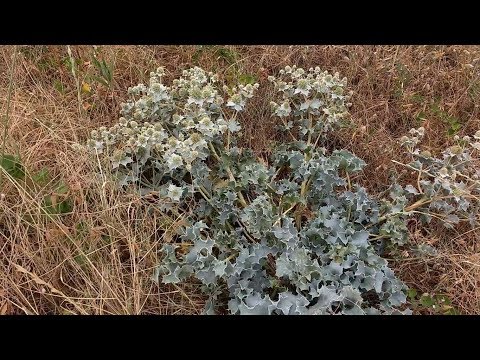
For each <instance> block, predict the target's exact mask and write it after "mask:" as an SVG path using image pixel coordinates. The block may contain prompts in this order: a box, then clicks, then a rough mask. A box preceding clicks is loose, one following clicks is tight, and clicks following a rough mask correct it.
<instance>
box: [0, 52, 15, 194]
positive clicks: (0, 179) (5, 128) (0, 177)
mask: <svg viewBox="0 0 480 360" xmlns="http://www.w3.org/2000/svg"><path fill="white" fill-rule="evenodd" d="M16 65H17V45H15V46H14V48H13V63H12V71H10V79H9V83H8V94H7V112H6V114H5V117H4V122H3V136H2V157H1V159H3V158H4V156H5V147H6V142H7V133H8V126H9V125H10V103H11V99H12V91H13V75H14V74H15V67H16ZM2 183H3V171H1V172H0V187H1V186H2Z"/></svg>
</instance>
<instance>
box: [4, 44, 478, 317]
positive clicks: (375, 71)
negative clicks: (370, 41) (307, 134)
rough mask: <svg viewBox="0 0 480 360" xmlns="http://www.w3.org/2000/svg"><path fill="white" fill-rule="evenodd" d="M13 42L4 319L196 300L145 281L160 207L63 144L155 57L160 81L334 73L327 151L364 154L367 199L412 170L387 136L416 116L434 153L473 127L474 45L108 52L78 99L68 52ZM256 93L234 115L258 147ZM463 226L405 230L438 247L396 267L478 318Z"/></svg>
mask: <svg viewBox="0 0 480 360" xmlns="http://www.w3.org/2000/svg"><path fill="white" fill-rule="evenodd" d="M19 50H20V53H19V54H18V58H17V64H16V67H15V69H13V71H14V72H13V92H12V99H11V102H10V117H9V119H8V121H9V124H10V126H9V130H8V139H7V143H6V150H7V153H9V154H12V153H19V154H20V155H21V158H22V162H23V164H24V166H25V169H26V172H27V177H26V178H27V180H26V181H24V182H19V183H16V182H15V181H13V180H12V179H11V178H8V177H5V179H4V181H3V183H2V185H1V186H2V188H1V189H0V190H1V192H2V193H4V194H5V198H4V199H2V200H0V256H1V262H0V314H5V313H7V314H9V313H26V314H67V313H75V314H165V313H169V314H171V313H182V314H190V313H191V314H194V313H198V312H199V311H200V309H201V308H202V301H203V299H202V297H201V296H199V295H198V293H199V291H198V288H197V286H196V285H193V284H192V285H188V286H184V287H182V288H180V287H173V286H168V287H165V286H158V285H156V284H155V283H153V282H152V281H151V275H152V273H153V268H154V266H155V265H156V264H157V263H158V249H159V245H160V244H161V242H162V241H164V239H163V238H162V237H161V235H160V234H159V233H158V232H157V230H156V229H157V228H158V226H159V225H158V224H159V223H160V222H162V223H164V222H165V219H164V218H163V217H162V214H160V213H157V212H156V210H155V208H154V207H152V206H150V205H149V203H148V201H146V200H145V199H141V198H139V197H138V196H135V195H132V194H121V193H118V192H117V191H116V190H115V188H114V186H113V184H112V183H111V181H110V180H109V179H108V177H107V176H106V175H102V176H94V173H95V171H94V168H95V166H96V163H95V161H96V159H91V158H90V157H88V156H86V155H85V154H79V153H78V151H75V150H73V149H72V147H71V145H72V144H73V143H74V142H75V141H79V142H82V141H85V139H86V137H87V135H88V133H89V132H90V130H92V129H94V128H98V127H99V126H101V125H109V124H112V123H113V122H114V121H115V120H116V119H117V116H118V110H119V104H120V103H121V101H122V98H123V97H124V96H125V92H126V89H127V88H128V87H129V86H131V85H134V84H137V83H138V82H141V81H144V82H145V81H146V80H147V79H148V74H149V72H150V71H151V70H153V69H155V68H156V67H157V66H159V65H163V66H165V67H166V69H167V71H168V75H169V77H170V78H172V77H175V76H178V75H179V74H180V72H181V71H182V70H183V69H185V68H187V67H189V66H191V65H199V66H202V67H204V68H205V69H207V70H212V71H217V72H220V73H221V74H222V77H223V78H224V79H225V80H226V81H231V80H233V79H235V78H238V77H239V76H241V75H245V74H249V75H253V76H255V77H256V78H257V79H258V81H259V82H260V83H261V84H262V83H265V82H266V78H267V76H268V75H270V74H274V73H276V72H277V71H278V70H279V69H280V68H281V67H283V66H285V65H291V64H297V65H299V66H302V67H307V68H308V67H310V66H316V65H318V66H320V67H321V68H323V69H327V70H329V71H332V72H334V71H339V72H340V74H341V75H343V76H346V77H347V78H348V79H349V87H350V89H351V90H353V91H354V92H355V94H354V98H353V107H352V109H351V112H352V115H353V122H354V125H355V126H352V127H351V128H349V129H344V130H342V131H341V132H339V133H338V134H335V136H333V137H332V140H331V141H332V145H335V146H341V147H346V148H348V149H350V150H352V151H354V152H355V153H356V154H357V155H358V156H360V157H362V158H363V159H365V161H367V163H368V164H369V165H368V167H367V169H366V171H365V172H364V174H363V175H362V176H361V177H360V178H358V179H357V181H359V182H361V183H362V184H363V185H365V186H366V187H367V188H368V189H369V191H370V192H371V193H376V192H380V191H382V190H384V189H385V187H386V186H387V185H388V183H389V176H390V175H392V174H393V173H394V172H395V171H398V172H399V173H401V174H402V176H403V178H404V179H407V178H408V177H409V174H408V173H407V172H405V170H404V169H401V168H399V167H395V165H394V164H392V163H391V162H390V159H392V158H395V159H397V160H401V158H402V156H403V155H402V153H401V151H400V149H399V147H398V145H397V143H396V140H397V139H398V137H399V136H401V135H402V134H404V133H405V132H406V131H408V129H410V128H411V127H413V126H419V125H420V122H422V121H423V126H424V127H425V128H426V129H427V134H428V137H427V139H426V146H427V147H429V148H430V150H431V151H432V152H435V151H438V149H440V148H441V147H442V146H444V145H445V144H448V143H449V142H450V137H449V136H448V134H447V132H448V129H449V128H450V127H451V126H452V124H454V123H455V122H457V123H458V124H459V126H460V130H459V134H460V135H462V134H469V133H471V132H472V130H477V129H478V128H480V116H479V113H480V110H479V102H478V100H479V96H480V78H479V74H480V73H479V68H480V63H479V60H480V47H478V46H476V47H468V46H449V47H445V46H421V47H418V46H310V47H305V46H293V47H289V46H235V47H233V46H225V47H220V46H212V47H203V48H200V47H193V46H158V47H157V46H155V47H145V46H128V47H119V46H111V47H110V46H108V47H107V46H105V47H102V48H101V57H102V58H104V59H106V60H107V62H110V63H113V64H114V65H115V66H114V69H115V70H114V74H113V78H114V82H113V86H112V87H111V88H107V87H105V86H102V85H100V84H99V83H98V82H90V85H91V91H90V92H89V93H81V102H80V103H79V99H78V88H77V79H75V78H74V77H73V75H72V73H71V72H70V71H69V69H68V67H67V66H66V65H65V64H64V60H65V59H66V58H68V54H67V49H66V47H56V46H48V47H38V46H37V47H19ZM92 51H93V49H92V47H88V46H79V47H72V55H73V56H74V57H75V58H76V59H81V61H80V63H79V71H78V74H77V75H78V76H79V78H78V82H79V84H80V85H81V84H82V82H83V81H86V80H85V76H86V75H87V74H92V73H94V68H93V65H92V63H91V61H90V54H91V53H92ZM12 60H13V47H2V48H0V70H1V72H0V76H1V78H0V84H1V86H0V107H1V109H0V113H1V114H2V115H3V114H5V113H6V109H7V90H8V85H9V75H10V73H11V71H12V64H13V61H12ZM62 88H63V89H62ZM59 90H61V91H59ZM259 95H260V96H257V98H256V100H255V102H254V103H252V104H251V106H250V107H249V111H248V113H246V114H245V115H244V116H243V118H242V119H241V121H242V123H243V126H244V131H243V139H242V141H243V143H244V145H246V146H250V147H252V148H253V149H254V150H255V151H256V152H257V153H258V154H259V155H263V154H266V153H268V151H269V149H270V147H271V145H272V141H274V140H281V139H275V134H274V130H273V126H272V125H273V124H272V123H271V119H270V118H269V116H268V115H269V108H268V106H267V105H268V103H269V101H270V98H269V94H268V93H267V92H266V90H265V88H262V87H261V90H260V94H259ZM3 126H4V125H2V129H1V130H2V132H3ZM41 169H48V171H49V174H50V179H49V181H48V182H47V183H46V184H42V186H40V185H38V184H36V183H35V182H34V181H31V180H29V178H31V175H32V174H35V173H37V172H38V171H40V170H41ZM5 175H6V174H5ZM59 181H63V182H64V183H65V184H66V185H67V188H68V193H67V194H55V191H56V185H57V183H58V182H59ZM45 196H53V197H54V199H55V200H56V201H58V202H60V201H62V199H63V198H66V197H67V198H69V199H71V201H72V202H73V209H72V211H71V212H70V213H68V214H66V215H63V216H61V217H53V216H47V215H45V214H44V213H42V210H41V209H42V199H43V198H44V197H45ZM147 213H148V216H147V215H146V214H147ZM172 226H175V224H174V223H173V224H172ZM467 230H468V229H457V231H450V232H446V231H445V230H444V229H442V228H440V227H439V228H431V229H420V230H418V229H415V228H412V238H413V241H417V242H429V243H434V245H435V247H436V248H438V249H439V252H440V255H439V256H437V257H433V258H430V259H415V258H413V257H412V256H410V257H405V258H404V259H402V260H401V261H396V262H395V267H396V269H397V271H398V273H399V276H400V277H401V278H402V279H403V280H405V281H406V282H407V283H408V284H409V285H411V286H413V287H415V288H417V289H419V290H420V291H421V292H429V293H445V294H448V295H449V297H450V298H451V299H452V300H453V303H454V305H455V306H456V307H457V308H458V309H460V310H461V311H462V312H464V313H470V314H473V313H476V314H478V313H480V291H479V287H478V282H479V281H480V249H479V246H478V236H479V233H478V232H477V231H470V232H467Z"/></svg>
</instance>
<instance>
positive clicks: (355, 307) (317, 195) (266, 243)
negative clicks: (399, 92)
mask: <svg viewBox="0 0 480 360" xmlns="http://www.w3.org/2000/svg"><path fill="white" fill-rule="evenodd" d="M164 75H165V73H164V70H163V69H162V68H159V69H158V70H157V71H156V72H153V73H151V77H150V83H149V85H148V86H147V85H143V84H141V85H138V86H135V87H133V88H131V89H129V95H130V99H129V100H128V101H127V102H126V103H125V104H123V106H122V112H121V115H122V117H121V118H120V121H119V122H118V123H117V124H116V125H114V126H113V127H111V128H110V129H106V128H101V129H99V130H98V131H94V132H93V133H92V138H91V139H90V141H89V147H90V148H91V150H92V151H93V152H94V153H95V154H96V155H97V156H98V157H99V159H100V160H101V161H103V162H104V163H106V165H108V166H110V169H111V170H112V172H113V174H114V175H115V176H116V177H117V179H118V182H119V185H120V186H122V187H125V188H128V187H133V188H137V189H139V190H140V191H141V193H147V192H156V193H157V194H158V198H159V201H158V204H157V205H156V206H158V207H159V208H160V209H162V211H163V212H164V214H166V216H171V217H172V218H177V217H178V218H179V219H182V221H181V222H179V223H180V224H181V225H179V226H177V227H176V230H175V231H174V233H173V234H172V233H171V231H172V230H170V228H169V229H166V228H165V229H163V231H164V233H165V234H167V233H168V239H167V236H165V239H166V240H165V243H164V245H163V247H162V250H161V252H162V260H161V264H159V266H158V267H157V269H156V271H155V274H154V279H155V281H158V282H162V283H180V282H186V281H193V280H195V279H196V281H199V282H201V283H202V284H203V286H202V289H203V290H204V291H205V293H206V294H207V295H208V301H207V303H206V306H205V313H206V314H223V313H228V314H242V315H243V314H285V315H300V314H408V313H411V311H410V310H408V309H407V308H406V306H405V303H406V291H407V288H406V286H405V285H404V284H403V283H402V282H401V281H400V280H399V279H398V278H397V277H396V276H395V274H394V272H393V271H392V270H391V269H390V268H389V267H388V263H387V261H386V259H385V258H383V257H382V256H384V254H383V249H384V248H385V244H386V243H389V244H393V245H394V246H400V245H402V244H404V243H405V242H406V240H407V238H408V236H407V235H408V231H407V227H406V225H405V222H406V220H407V218H408V217H409V216H415V215H416V214H417V213H420V212H421V213H422V214H421V215H424V216H426V219H428V216H433V215H425V214H429V211H430V210H432V209H433V210H436V209H439V208H441V209H442V211H444V212H445V214H446V215H445V217H444V219H445V220H447V222H448V221H450V223H455V220H456V218H455V217H454V216H458V215H456V214H458V213H462V212H465V213H468V211H469V209H471V208H472V207H473V206H476V205H474V202H473V199H474V198H475V196H476V195H475V194H476V193H475V191H476V190H475V189H476V188H475V187H474V186H473V183H475V181H476V180H475V179H476V177H475V176H477V175H478V174H473V173H471V172H470V170H467V168H468V163H467V162H468V161H470V159H471V156H472V155H471V154H472V152H473V151H474V150H477V149H478V144H477V143H476V142H474V143H469V145H468V146H467V145H466V143H465V144H464V145H459V146H460V149H461V150H458V151H457V150H455V151H453V150H449V151H447V152H445V153H444V157H443V159H436V158H433V157H431V156H429V157H426V156H425V154H424V153H422V152H420V151H419V150H417V149H416V145H417V143H418V140H419V138H420V137H421V136H420V135H422V130H414V131H412V133H411V135H412V136H411V137H408V138H405V139H403V140H405V141H404V143H405V144H406V146H407V148H408V150H409V151H410V152H411V154H412V156H414V157H415V160H414V162H413V163H412V164H404V166H407V167H411V168H412V169H415V170H418V171H419V172H420V175H419V181H418V184H419V185H420V186H421V188H420V187H418V186H417V187H415V186H414V185H408V186H406V187H402V186H400V185H397V184H394V185H392V187H391V190H390V197H389V198H386V199H376V198H374V197H371V196H369V195H368V193H367V191H366V189H364V188H363V187H361V186H359V185H358V184H355V183H354V182H353V180H352V179H354V176H355V174H358V173H359V172H361V171H362V169H363V168H364V166H365V163H364V161H362V160H361V159H359V158H358V157H356V156H355V155H354V154H353V153H351V152H349V151H346V150H343V149H335V150H327V149H326V147H325V144H326V139H327V138H328V134H329V133H330V132H331V131H334V130H335V129H337V128H338V127H339V126H341V125H342V124H343V123H344V122H345V121H348V118H349V114H348V107H349V105H350V104H349V102H348V101H349V99H350V96H351V93H346V90H345V86H346V79H340V77H339V75H338V74H334V75H331V74H329V73H328V72H322V71H321V70H320V69H319V68H314V69H313V68H311V69H309V70H308V71H305V70H303V69H301V68H296V67H295V66H292V67H289V66H287V67H285V69H282V70H281V71H280V74H279V76H278V77H273V76H272V77H270V78H269V80H270V82H271V83H272V85H273V88H274V93H275V99H274V101H272V103H271V105H272V116H273V117H274V118H275V119H276V121H277V122H278V124H279V127H280V129H281V130H282V131H285V132H286V133H287V136H289V138H288V139H289V140H288V141H287V142H285V143H283V144H282V145H280V146H278V147H277V148H276V149H275V150H274V151H273V152H272V154H271V156H270V158H269V159H268V161H265V160H263V159H259V158H257V157H256V156H255V155H254V154H253V152H252V151H251V150H250V149H244V148H241V147H239V146H238V144H237V134H238V133H239V130H240V129H241V126H240V124H239V122H238V121H237V116H238V114H239V113H240V112H242V111H244V110H245V107H246V106H248V100H249V99H250V98H252V97H253V96H254V94H255V90H256V89H257V88H258V84H254V85H252V84H247V85H238V86H236V87H227V86H223V87H222V86H221V84H220V81H219V79H218V78H217V76H216V75H215V74H212V73H207V72H205V71H204V70H202V69H200V68H198V67H195V68H192V69H190V70H185V71H184V72H183V74H182V76H181V77H180V78H178V79H175V80H173V82H172V83H171V85H166V84H165V83H164V82H163V77H164ZM477 135H479V134H476V135H475V136H476V137H477ZM462 146H463V147H462ZM422 154H423V155H422ZM457 171H458V173H457ZM460 173H461V174H462V175H459V174H460ZM453 174H456V178H452V176H455V175H453ZM464 177H468V179H469V181H468V182H467V181H466V180H467V178H465V180H461V179H460V178H462V179H463V178H464ZM455 179H457V180H455ZM418 184H417V185H418ZM467 189H468V191H469V193H468V194H467V193H466V191H467ZM448 191H450V193H448ZM448 194H450V195H448ZM445 196H451V198H450V197H449V198H446V197H445ZM467 203H468V205H467ZM462 214H463V213H462ZM435 216H437V215H435ZM458 221H460V218H459V220H458Z"/></svg>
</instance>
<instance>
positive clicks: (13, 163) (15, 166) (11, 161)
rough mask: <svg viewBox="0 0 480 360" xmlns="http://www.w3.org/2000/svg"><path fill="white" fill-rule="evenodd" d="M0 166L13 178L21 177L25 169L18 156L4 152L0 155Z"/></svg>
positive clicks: (23, 175)
mask: <svg viewBox="0 0 480 360" xmlns="http://www.w3.org/2000/svg"><path fill="white" fill-rule="evenodd" d="M0 166H1V167H2V168H3V169H4V170H5V171H6V172H7V173H8V174H9V175H10V176H11V177H13V178H14V179H23V178H24V177H25V169H24V167H23V165H22V162H21V160H20V158H19V157H18V156H15V155H8V154H5V155H3V156H1V157H0Z"/></svg>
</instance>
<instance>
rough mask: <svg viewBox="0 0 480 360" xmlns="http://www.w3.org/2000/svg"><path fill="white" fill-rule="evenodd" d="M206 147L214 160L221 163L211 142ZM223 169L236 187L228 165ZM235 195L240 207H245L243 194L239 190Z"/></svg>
mask: <svg viewBox="0 0 480 360" xmlns="http://www.w3.org/2000/svg"><path fill="white" fill-rule="evenodd" d="M208 147H209V149H210V150H211V151H212V154H213V156H214V157H215V159H217V161H218V162H222V159H221V158H220V156H219V155H218V153H217V151H216V150H215V147H214V146H213V144H212V143H211V142H209V143H208ZM225 169H226V170H227V173H228V177H229V178H230V181H233V182H234V183H235V186H236V185H237V181H236V180H235V176H234V175H233V172H232V170H231V169H230V167H229V166H228V165H226V166H225ZM237 195H238V199H239V200H240V203H241V204H242V206H243V207H247V206H248V204H247V202H246V201H245V198H244V197H243V194H242V192H241V191H240V190H239V191H237Z"/></svg>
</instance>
